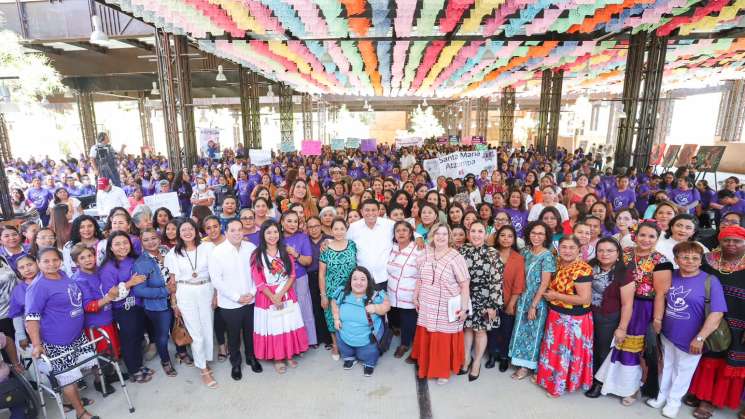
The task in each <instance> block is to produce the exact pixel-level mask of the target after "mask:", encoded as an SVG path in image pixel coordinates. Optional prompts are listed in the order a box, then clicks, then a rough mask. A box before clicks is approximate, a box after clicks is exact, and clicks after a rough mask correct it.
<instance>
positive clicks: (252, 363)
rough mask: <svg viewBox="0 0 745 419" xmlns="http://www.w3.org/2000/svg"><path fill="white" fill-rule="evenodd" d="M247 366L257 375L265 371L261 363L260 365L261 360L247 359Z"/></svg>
mask: <svg viewBox="0 0 745 419" xmlns="http://www.w3.org/2000/svg"><path fill="white" fill-rule="evenodd" d="M246 365H248V366H249V367H251V371H253V372H255V373H260V372H262V371H264V368H263V367H262V366H261V363H259V360H258V359H256V358H254V357H251V358H248V359H246Z"/></svg>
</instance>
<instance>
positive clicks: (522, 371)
mask: <svg viewBox="0 0 745 419" xmlns="http://www.w3.org/2000/svg"><path fill="white" fill-rule="evenodd" d="M528 375H530V372H528V369H527V368H518V369H517V371H515V372H514V373H513V374H512V379H513V380H518V381H519V380H522V379H524V378H525V377H527V376H528Z"/></svg>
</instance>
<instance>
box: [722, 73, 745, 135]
mask: <svg viewBox="0 0 745 419" xmlns="http://www.w3.org/2000/svg"><path fill="white" fill-rule="evenodd" d="M743 95H745V82H743V80H732V81H728V82H727V90H726V93H725V94H723V95H722V101H721V104H720V106H719V118H718V121H717V123H718V125H721V126H720V127H718V131H719V132H718V133H717V135H718V136H719V139H720V141H726V142H734V141H740V138H741V136H742V128H743V121H744V120H745V98H744V97H743ZM720 121H721V122H720Z"/></svg>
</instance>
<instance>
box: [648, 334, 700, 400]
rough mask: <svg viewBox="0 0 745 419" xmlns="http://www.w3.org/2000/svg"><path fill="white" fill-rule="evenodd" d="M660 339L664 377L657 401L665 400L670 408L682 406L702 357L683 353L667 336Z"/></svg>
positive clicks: (661, 379)
mask: <svg viewBox="0 0 745 419" xmlns="http://www.w3.org/2000/svg"><path fill="white" fill-rule="evenodd" d="M660 337H661V340H662V377H661V378H660V393H659V395H658V396H657V400H659V401H662V400H665V401H666V402H667V405H668V406H680V400H681V399H682V398H683V396H685V394H686V392H687V391H688V386H690V384H691V379H693V373H694V372H696V367H697V366H698V360H699V359H700V358H701V355H700V354H699V355H693V354H689V353H688V352H685V351H681V350H680V349H679V348H678V347H676V346H675V345H674V344H673V343H672V342H670V341H669V340H667V338H666V337H665V336H663V335H660Z"/></svg>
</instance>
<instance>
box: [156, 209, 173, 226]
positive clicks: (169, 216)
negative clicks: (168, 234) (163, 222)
mask: <svg viewBox="0 0 745 419" xmlns="http://www.w3.org/2000/svg"><path fill="white" fill-rule="evenodd" d="M161 212H165V213H166V214H167V215H168V221H171V220H173V214H171V210H169V209H168V208H166V207H160V208H158V209H157V210H155V213H153V228H154V229H156V230H157V229H159V228H160V226H159V225H158V215H160V213H161Z"/></svg>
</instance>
